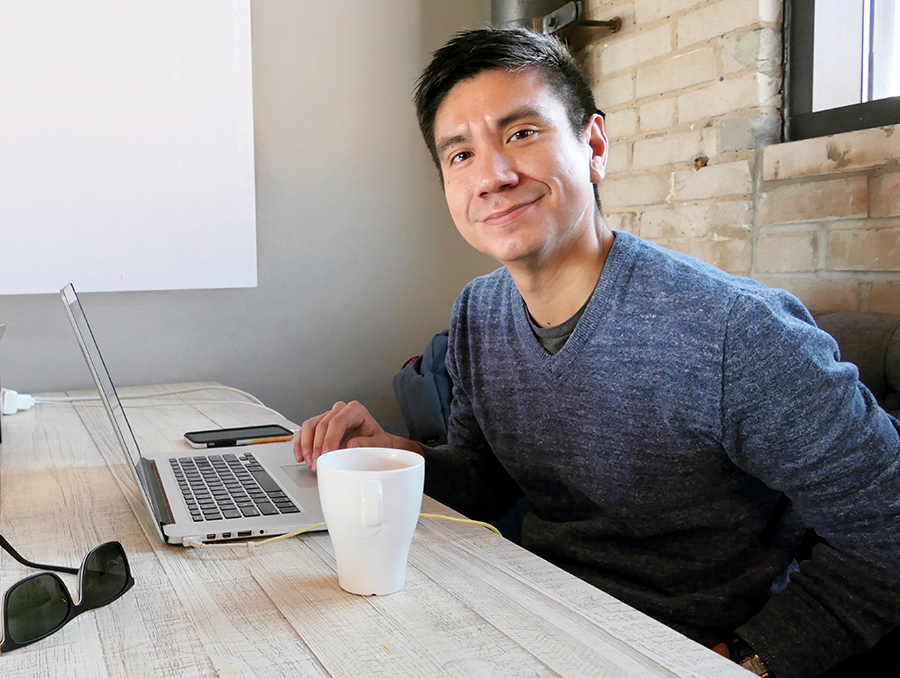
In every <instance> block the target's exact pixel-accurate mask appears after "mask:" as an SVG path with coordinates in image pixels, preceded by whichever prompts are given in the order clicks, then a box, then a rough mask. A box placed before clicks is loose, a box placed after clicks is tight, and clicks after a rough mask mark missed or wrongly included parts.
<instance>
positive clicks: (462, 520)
mask: <svg viewBox="0 0 900 678" xmlns="http://www.w3.org/2000/svg"><path fill="white" fill-rule="evenodd" d="M419 517H420V518H437V519H438V520H449V521H450V522H451V523H468V524H469V525H481V526H482V527H486V528H487V529H489V530H491V531H492V532H496V533H497V534H500V530H498V529H497V528H496V527H494V526H493V525H491V524H490V523H483V522H481V521H480V520H469V519H467V518H451V517H450V516H442V515H440V514H439V513H420V514H419ZM500 536H501V537H502V536H503V535H500Z"/></svg>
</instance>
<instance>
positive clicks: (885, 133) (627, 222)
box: [578, 0, 900, 313]
mask: <svg viewBox="0 0 900 678" xmlns="http://www.w3.org/2000/svg"><path fill="white" fill-rule="evenodd" d="M586 5H587V14H588V17H589V18H592V19H599V20H604V19H609V18H611V17H613V16H619V17H621V18H622V20H623V27H622V30H621V31H620V32H619V33H617V34H615V35H606V36H602V37H601V38H600V39H599V40H596V41H594V42H592V43H591V44H589V45H588V46H587V47H585V48H584V49H583V50H582V51H581V52H579V54H578V56H579V58H580V60H581V61H582V64H583V67H584V69H585V71H586V72H587V74H588V76H589V78H590V80H591V83H592V86H593V88H594V94H595V96H596V98H597V103H598V104H599V105H600V107H601V108H603V110H604V111H605V112H606V113H607V120H606V123H607V132H608V134H609V137H610V160H609V171H608V176H607V179H606V181H605V182H604V183H603V184H602V186H601V197H602V199H603V205H604V213H605V216H606V218H607V221H608V223H609V224H610V226H611V227H612V228H616V229H622V230H626V231H631V232H633V233H638V234H640V235H642V236H644V237H646V238H648V239H650V240H653V241H655V242H657V243H659V244H661V245H664V246H666V247H670V248H672V249H674V250H678V251H681V252H685V253H687V254H690V255H693V256H696V257H698V258H700V259H703V260H705V261H708V262H709V263H711V264H714V265H716V266H719V267H721V268H723V269H725V270H726V271H729V272H732V273H737V274H740V275H749V276H751V277H753V278H756V279H758V280H760V281H762V282H765V283H766V284H769V285H772V286H776V287H783V288H785V289H788V290H790V291H791V292H793V293H794V294H796V295H797V296H799V297H800V298H801V299H802V300H803V301H804V303H806V305H807V306H809V307H810V308H812V309H814V310H817V311H838V310H874V311H882V312H893V313H900V126H897V127H896V128H894V127H888V128H879V129H873V130H863V131H860V132H851V133H847V134H841V135H836V136H833V137H825V138H822V139H810V140H806V141H800V142H790V143H780V138H781V105H782V100H781V86H782V45H781V21H782V0H588V1H587V2H586ZM895 132H896V133H895Z"/></svg>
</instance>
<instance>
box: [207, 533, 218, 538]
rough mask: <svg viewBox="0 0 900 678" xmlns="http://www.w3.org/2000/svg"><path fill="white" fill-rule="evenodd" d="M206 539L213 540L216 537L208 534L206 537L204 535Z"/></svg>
mask: <svg viewBox="0 0 900 678" xmlns="http://www.w3.org/2000/svg"><path fill="white" fill-rule="evenodd" d="M206 538H207V539H215V538H216V535H214V534H208V535H206Z"/></svg>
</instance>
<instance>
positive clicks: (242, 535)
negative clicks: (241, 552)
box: [237, 530, 253, 537]
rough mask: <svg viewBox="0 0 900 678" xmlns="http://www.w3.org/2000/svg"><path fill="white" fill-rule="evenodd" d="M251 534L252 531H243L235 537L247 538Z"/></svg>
mask: <svg viewBox="0 0 900 678" xmlns="http://www.w3.org/2000/svg"><path fill="white" fill-rule="evenodd" d="M251 534H253V530H244V531H243V532H238V535H237V536H239V537H249V536H250V535H251Z"/></svg>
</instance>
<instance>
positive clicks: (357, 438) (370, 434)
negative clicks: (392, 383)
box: [294, 400, 422, 471]
mask: <svg viewBox="0 0 900 678" xmlns="http://www.w3.org/2000/svg"><path fill="white" fill-rule="evenodd" d="M345 447H394V448H397V449H402V450H409V451H411V452H415V453H417V454H422V448H421V447H419V445H418V444H417V443H414V442H413V441H412V440H407V439H406V438H402V437H400V436H395V435H391V434H389V433H386V432H385V430H384V429H383V428H381V426H379V424H378V422H377V421H375V418H374V417H373V416H372V415H371V414H369V411H368V410H367V409H366V408H365V407H363V406H362V405H360V404H359V403H358V402H356V401H355V400H354V401H353V402H351V403H343V402H336V403H335V404H334V407H332V408H331V409H330V410H329V411H328V412H325V413H324V414H320V415H319V416H317V417H312V418H311V419H307V420H306V421H304V422H303V426H302V427H301V428H300V432H299V433H298V434H297V437H296V438H295V439H294V456H295V457H296V458H297V461H302V462H305V463H306V465H307V466H309V468H311V469H312V470H313V471H315V470H316V460H318V458H319V457H320V456H322V455H323V454H325V453H326V452H331V451H332V450H339V449H342V448H345Z"/></svg>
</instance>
